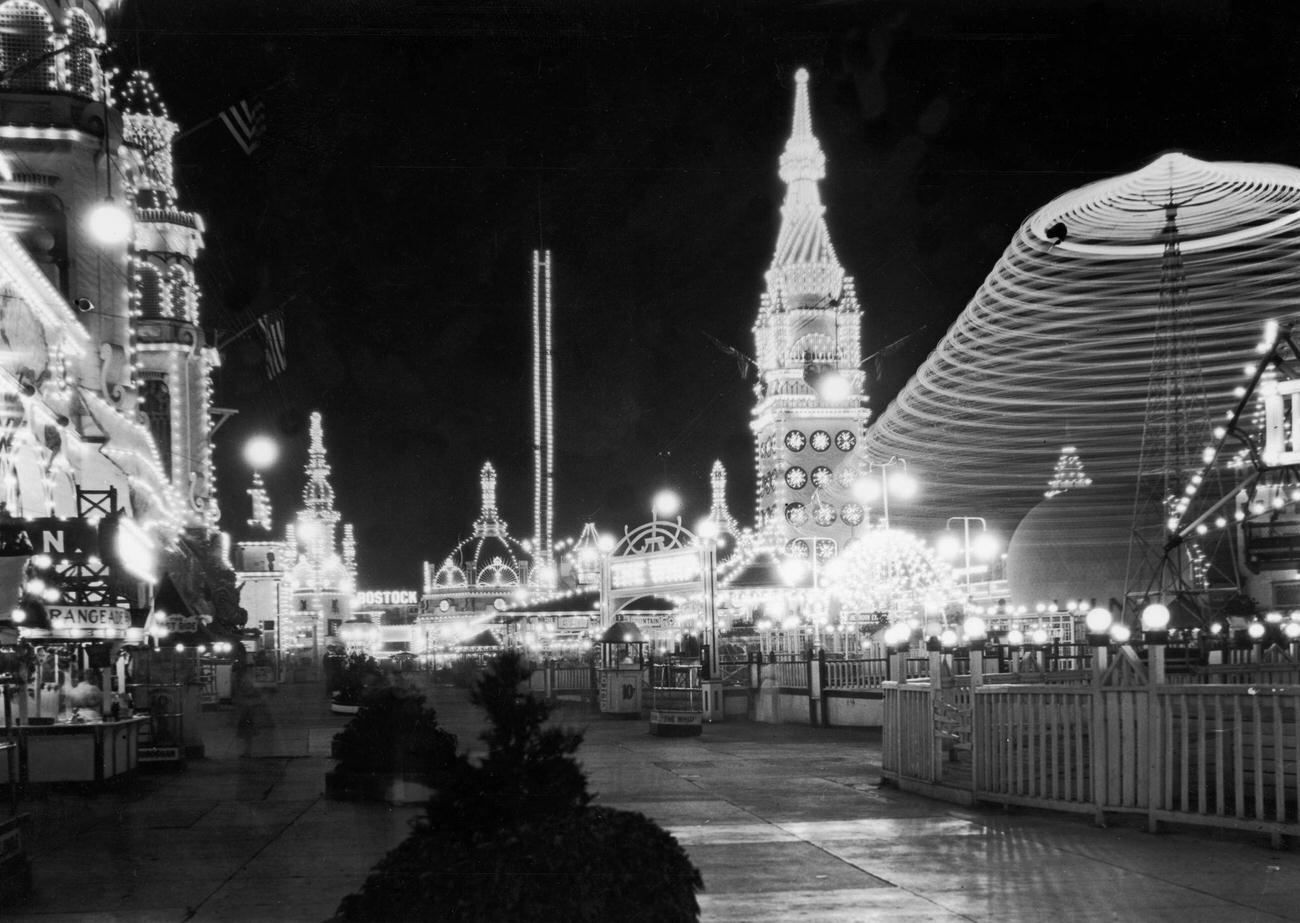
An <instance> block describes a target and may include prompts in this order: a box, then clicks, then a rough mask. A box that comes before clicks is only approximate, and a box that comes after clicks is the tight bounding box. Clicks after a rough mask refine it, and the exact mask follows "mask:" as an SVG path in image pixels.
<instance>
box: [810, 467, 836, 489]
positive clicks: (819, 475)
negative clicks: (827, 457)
mask: <svg viewBox="0 0 1300 923" xmlns="http://www.w3.org/2000/svg"><path fill="white" fill-rule="evenodd" d="M834 479H835V472H834V471H832V470H831V469H830V468H827V467H826V466H825V465H818V466H817V467H816V468H814V469H813V470H812V482H813V487H830V486H831V481H833V480H834Z"/></svg>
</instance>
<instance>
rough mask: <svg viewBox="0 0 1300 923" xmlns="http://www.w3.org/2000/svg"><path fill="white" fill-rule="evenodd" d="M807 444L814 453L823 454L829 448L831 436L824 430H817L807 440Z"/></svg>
mask: <svg viewBox="0 0 1300 923" xmlns="http://www.w3.org/2000/svg"><path fill="white" fill-rule="evenodd" d="M808 443H809V445H811V446H812V447H813V451H814V452H825V451H826V450H827V449H829V448H830V447H831V434H830V433H828V432H826V430H824V429H819V430H817V431H816V432H814V433H813V434H812V436H810V437H809V438H808Z"/></svg>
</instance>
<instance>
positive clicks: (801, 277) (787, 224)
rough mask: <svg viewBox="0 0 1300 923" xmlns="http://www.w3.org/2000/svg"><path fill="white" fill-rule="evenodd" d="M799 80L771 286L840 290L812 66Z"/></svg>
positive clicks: (791, 290)
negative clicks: (811, 98) (824, 193)
mask: <svg viewBox="0 0 1300 923" xmlns="http://www.w3.org/2000/svg"><path fill="white" fill-rule="evenodd" d="M794 80H795V95H794V125H793V127H792V128H791V131H790V138H789V140H787V141H786V143H785V152H784V153H783V154H781V180H782V181H783V182H784V183H785V184H786V191H785V202H784V203H783V204H782V205H781V231H780V233H779V234H778V235H777V238H776V252H775V253H774V254H773V256H772V266H771V268H770V269H769V270H768V271H767V281H768V286H769V288H772V289H778V290H779V291H780V292H781V293H782V294H784V295H787V296H800V295H805V296H816V297H824V296H827V295H838V293H839V291H840V289H841V287H842V283H843V281H844V267H842V266H841V265H840V261H839V259H838V258H837V257H836V256H835V247H834V246H833V245H832V244H831V235H830V232H829V231H828V230H827V229H826V206H824V205H823V204H822V197H821V192H820V190H819V189H818V187H817V183H818V182H820V181H821V180H823V179H825V177H826V155H825V154H823V153H822V147H821V143H820V142H818V140H817V136H816V135H814V134H813V130H812V110H811V108H810V106H809V103H808V71H806V70H805V69H803V68H802V67H801V68H799V70H798V72H797V73H796V74H795V75H794Z"/></svg>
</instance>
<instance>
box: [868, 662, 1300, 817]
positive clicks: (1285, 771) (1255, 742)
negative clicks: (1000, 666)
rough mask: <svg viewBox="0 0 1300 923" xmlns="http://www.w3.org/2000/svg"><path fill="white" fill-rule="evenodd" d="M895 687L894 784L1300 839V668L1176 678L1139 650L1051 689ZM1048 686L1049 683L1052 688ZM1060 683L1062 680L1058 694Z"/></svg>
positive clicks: (891, 711) (1200, 672) (963, 682)
mask: <svg viewBox="0 0 1300 923" xmlns="http://www.w3.org/2000/svg"><path fill="white" fill-rule="evenodd" d="M932 657H933V658H934V666H933V669H932V670H931V671H930V675H929V676H928V677H926V678H925V679H920V680H910V681H907V682H904V683H898V682H885V683H884V684H883V687H882V688H883V692H884V706H885V708H884V734H883V754H882V756H883V760H882V767H883V774H884V776H885V778H886V779H887V780H891V781H893V782H895V783H896V784H898V785H899V786H900V787H903V788H907V789H911V790H914V791H920V792H923V793H926V794H929V795H932V796H936V797H943V798H948V799H950V800H956V801H960V802H964V803H973V802H976V801H979V802H993V803H1002V804H1018V805H1027V806H1032V807H1038V808H1046V809H1051V810H1060V811H1077V812H1084V813H1089V814H1092V815H1094V816H1095V818H1096V819H1097V820H1098V822H1104V819H1105V815H1106V814H1108V813H1129V814H1139V815H1144V816H1145V817H1146V818H1147V822H1148V826H1149V827H1150V828H1151V829H1153V830H1154V829H1155V828H1156V827H1157V825H1158V824H1159V823H1161V822H1177V823H1183V824H1193V825H1201V826H1210V827H1225V828H1235V829H1243V830H1252V831H1259V832H1264V833H1268V834H1269V835H1270V837H1271V838H1272V839H1273V840H1274V841H1279V840H1280V839H1281V838H1282V837H1283V836H1300V780H1298V777H1297V766H1300V733H1298V730H1297V725H1298V724H1300V668H1298V667H1297V665H1296V664H1294V663H1273V664H1264V663H1256V664H1253V665H1252V664H1229V665H1225V666H1217V665H1216V666H1212V667H1205V668H1197V669H1190V670H1184V671H1183V672H1181V673H1178V674H1174V675H1167V674H1166V672H1165V669H1164V664H1163V651H1161V650H1160V649H1158V648H1156V647H1153V648H1150V649H1149V650H1148V656H1147V657H1146V658H1145V659H1143V658H1141V657H1139V656H1138V654H1137V653H1136V652H1135V651H1134V650H1133V649H1132V648H1129V647H1124V648H1121V649H1120V650H1119V652H1118V654H1117V656H1115V657H1114V659H1113V660H1111V661H1110V662H1109V663H1104V662H1102V661H1101V660H1100V659H1099V660H1098V662H1097V663H1096V664H1094V666H1093V668H1092V669H1091V670H1090V671H1068V672H1067V673H1065V674H1063V675H1057V676H1052V677H1050V678H1049V681H1046V682H1033V681H1029V682H1025V681H1023V680H1024V679H1025V677H1017V678H1018V679H1020V680H1022V681H1019V682H1003V681H1002V680H1003V679H1005V677H999V676H996V675H994V676H985V675H983V673H982V672H981V673H979V674H978V676H977V677H976V678H975V680H974V682H972V676H965V677H962V676H955V675H952V674H951V672H949V671H948V670H947V669H946V668H945V665H944V663H943V657H944V655H943V654H941V653H935V654H933V655H932ZM1044 678H1047V677H1044ZM1051 680H1055V681H1051Z"/></svg>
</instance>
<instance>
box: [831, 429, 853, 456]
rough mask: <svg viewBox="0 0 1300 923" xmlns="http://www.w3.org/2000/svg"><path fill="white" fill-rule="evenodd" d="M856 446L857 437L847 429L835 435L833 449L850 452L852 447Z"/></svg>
mask: <svg viewBox="0 0 1300 923" xmlns="http://www.w3.org/2000/svg"><path fill="white" fill-rule="evenodd" d="M857 444H858V437H857V436H855V435H853V433H851V432H849V431H848V430H847V429H842V430H840V431H839V432H838V433H836V434H835V448H837V449H839V450H840V451H841V452H852V451H853V447H854V446H856V445H857Z"/></svg>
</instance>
